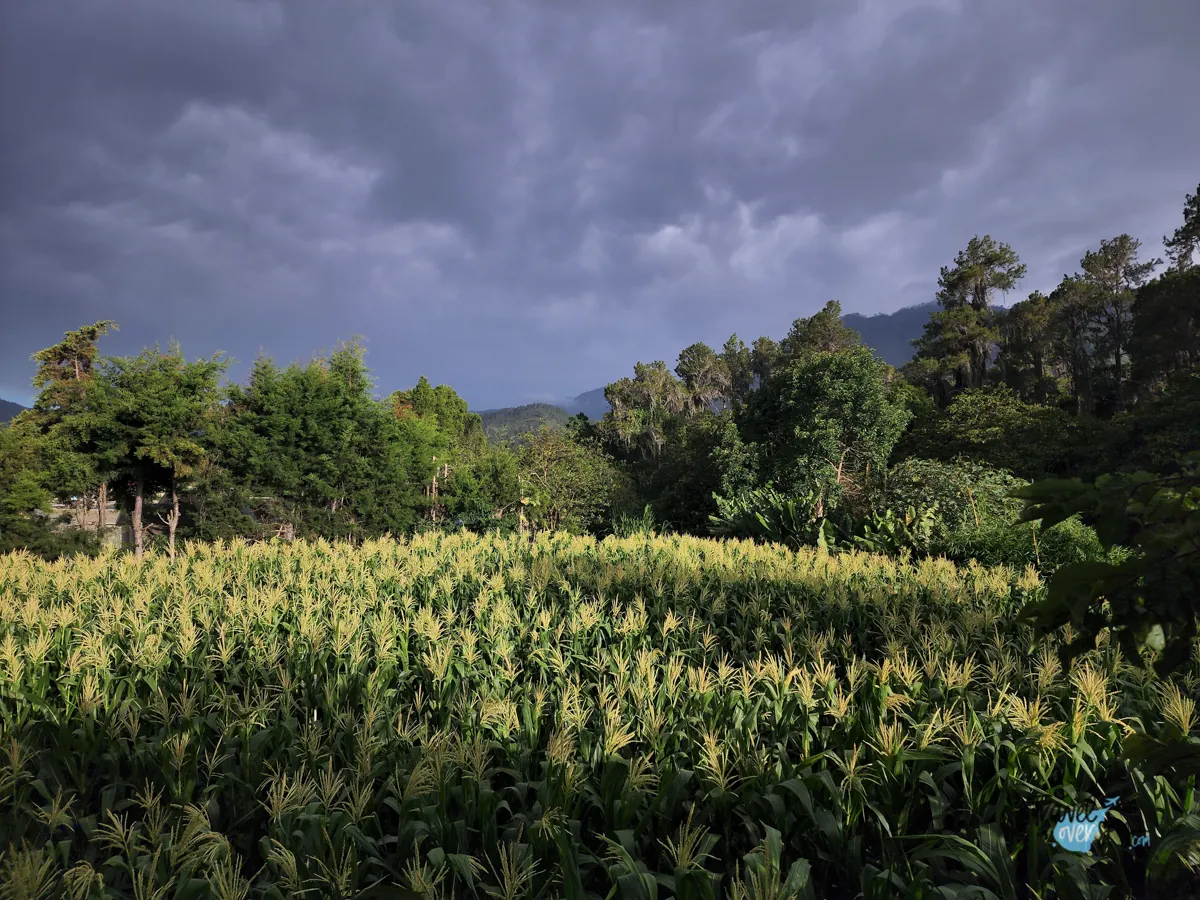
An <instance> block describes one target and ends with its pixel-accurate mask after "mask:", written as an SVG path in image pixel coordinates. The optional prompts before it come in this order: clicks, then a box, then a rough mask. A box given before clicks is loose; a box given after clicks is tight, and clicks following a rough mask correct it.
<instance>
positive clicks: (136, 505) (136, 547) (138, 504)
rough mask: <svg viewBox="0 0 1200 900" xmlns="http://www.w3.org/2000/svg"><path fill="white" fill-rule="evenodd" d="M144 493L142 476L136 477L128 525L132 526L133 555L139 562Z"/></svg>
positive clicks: (140, 556)
mask: <svg viewBox="0 0 1200 900" xmlns="http://www.w3.org/2000/svg"><path fill="white" fill-rule="evenodd" d="M144 493H145V484H144V483H143V481H142V476H141V475H138V477H137V486H136V488H135V493H134V495H133V515H132V516H131V517H130V525H131V526H132V527H133V555H134V556H135V557H136V558H137V560H138V561H139V562H140V561H141V559H142V550H143V547H142V495H143V494H144Z"/></svg>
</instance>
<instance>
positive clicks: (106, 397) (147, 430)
mask: <svg viewBox="0 0 1200 900" xmlns="http://www.w3.org/2000/svg"><path fill="white" fill-rule="evenodd" d="M228 365H229V363H228V361H227V360H223V359H221V354H219V353H218V354H216V355H215V356H213V357H212V358H211V359H199V360H196V361H195V362H190V363H189V362H187V361H186V360H185V359H184V357H183V352H182V351H181V350H180V348H179V345H178V344H174V343H172V345H171V347H170V348H169V349H168V351H167V352H166V353H162V352H160V351H159V349H158V348H157V347H156V348H155V349H153V350H149V349H147V350H143V351H142V353H141V354H139V355H138V356H133V357H124V358H105V359H103V360H102V361H101V363H100V370H101V381H100V385H101V389H100V390H99V391H97V392H96V395H95V399H96V401H97V408H96V409H95V416H96V424H95V426H94V434H95V436H96V441H97V443H98V445H99V447H100V448H101V456H102V457H103V458H104V460H105V462H106V463H107V468H108V469H109V470H110V471H113V472H115V473H118V474H120V475H121V476H123V477H125V478H127V479H128V480H129V481H131V482H132V498H131V499H132V510H131V515H130V523H131V525H132V530H133V546H134V553H135V554H136V555H137V557H138V558H139V559H141V557H142V553H143V550H144V531H145V527H144V521H143V516H144V507H145V500H146V497H147V496H149V495H150V493H151V491H156V490H158V489H163V490H165V491H166V492H167V494H168V496H169V497H170V502H171V505H170V511H169V512H168V513H167V515H166V516H165V517H164V520H165V522H166V524H167V529H168V531H167V534H168V551H169V552H170V554H171V557H172V558H174V556H175V534H176V531H177V529H178V526H179V520H180V515H181V513H180V504H179V493H180V482H181V480H182V479H183V478H184V477H186V476H187V475H189V474H190V473H191V472H192V471H193V469H194V468H195V467H196V466H197V465H198V464H199V463H200V462H201V461H202V460H203V459H204V457H205V455H206V450H205V447H204V445H203V444H201V442H200V440H199V438H200V435H201V432H202V430H203V428H204V425H205V424H206V422H207V420H208V417H209V415H210V414H211V413H212V412H213V411H214V408H215V407H216V404H217V401H218V399H219V396H220V394H219V390H218V382H219V380H220V377H221V375H222V374H223V373H224V371H225V370H226V368H227V367H228Z"/></svg>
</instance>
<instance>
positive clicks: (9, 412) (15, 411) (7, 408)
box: [0, 398, 25, 423]
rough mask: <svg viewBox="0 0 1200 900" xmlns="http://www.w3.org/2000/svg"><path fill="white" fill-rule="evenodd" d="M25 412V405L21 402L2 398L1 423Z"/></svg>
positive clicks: (0, 402) (0, 403) (0, 401)
mask: <svg viewBox="0 0 1200 900" xmlns="http://www.w3.org/2000/svg"><path fill="white" fill-rule="evenodd" d="M23 412H25V407H24V406H22V405H21V404H20V403H13V402H12V401H11V400H5V399H3V398H0V423H3V422H10V421H12V420H13V419H15V418H16V417H17V416H18V415H20V414H21V413H23Z"/></svg>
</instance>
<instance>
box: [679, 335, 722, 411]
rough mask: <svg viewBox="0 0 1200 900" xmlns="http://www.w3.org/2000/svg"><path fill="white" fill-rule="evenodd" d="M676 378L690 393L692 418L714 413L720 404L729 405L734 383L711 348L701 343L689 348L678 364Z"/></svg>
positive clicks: (687, 406)
mask: <svg viewBox="0 0 1200 900" xmlns="http://www.w3.org/2000/svg"><path fill="white" fill-rule="evenodd" d="M675 374H676V375H678V376H679V377H680V379H681V380H682V381H683V386H684V390H685V391H686V392H687V405H686V409H687V412H688V413H689V414H691V415H696V414H697V413H700V412H703V411H704V410H711V409H712V407H713V405H714V404H715V403H716V402H717V401H718V400H720V401H723V402H724V403H726V404H728V402H729V400H730V385H731V379H730V374H729V367H728V366H727V365H726V363H725V360H724V359H722V358H721V357H720V356H718V355H717V354H716V353H715V352H714V351H713V349H712V348H711V347H709V346H708V344H704V343H700V342H697V343H695V344H691V345H690V346H688V347H685V348H684V349H683V351H682V352H681V353H680V354H679V359H678V361H677V362H676V364H675Z"/></svg>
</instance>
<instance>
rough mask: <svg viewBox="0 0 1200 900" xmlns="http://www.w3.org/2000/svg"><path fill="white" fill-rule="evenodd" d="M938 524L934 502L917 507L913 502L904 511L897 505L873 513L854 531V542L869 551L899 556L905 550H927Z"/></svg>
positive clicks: (912, 551) (916, 552)
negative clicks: (899, 509) (893, 507)
mask: <svg viewBox="0 0 1200 900" xmlns="http://www.w3.org/2000/svg"><path fill="white" fill-rule="evenodd" d="M937 524H938V508H937V504H936V503H934V504H932V505H930V506H926V507H923V508H921V509H918V508H917V507H914V506H910V507H908V508H907V509H906V510H905V511H904V512H903V513H897V512H896V511H895V510H894V509H886V510H884V511H883V512H881V513H880V512H872V513H870V514H869V515H868V516H867V517H866V518H865V519H864V520H863V522H862V523H861V524H860V525H859V533H858V534H856V535H854V537H853V538H852V543H853V544H854V546H856V547H859V548H861V549H863V550H866V551H867V552H868V553H882V554H885V555H888V556H898V555H900V554H901V553H903V552H909V553H915V554H924V553H928V552H929V549H930V547H931V546H932V544H933V535H934V529H935V528H936V526H937Z"/></svg>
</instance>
